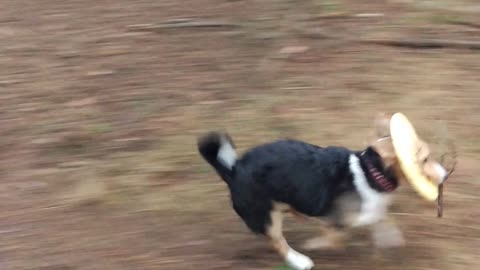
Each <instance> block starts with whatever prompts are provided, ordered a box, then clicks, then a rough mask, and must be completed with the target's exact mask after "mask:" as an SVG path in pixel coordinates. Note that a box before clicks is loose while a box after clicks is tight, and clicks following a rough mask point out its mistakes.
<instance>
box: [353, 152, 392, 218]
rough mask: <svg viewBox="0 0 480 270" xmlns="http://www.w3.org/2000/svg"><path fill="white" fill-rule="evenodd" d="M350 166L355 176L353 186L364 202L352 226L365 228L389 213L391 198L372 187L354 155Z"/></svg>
mask: <svg viewBox="0 0 480 270" xmlns="http://www.w3.org/2000/svg"><path fill="white" fill-rule="evenodd" d="M349 166H350V171H351V172H352V174H353V184H354V186H355V189H356V190H357V192H358V194H359V195H360V198H361V201H362V203H361V210H360V214H359V215H358V217H356V218H355V220H354V221H353V224H352V226H354V227H358V226H365V225H370V224H374V223H377V222H379V221H381V220H382V219H383V218H384V217H385V215H386V213H387V208H388V205H389V204H390V201H391V196H390V195H388V194H383V193H380V192H377V191H376V190H375V189H373V188H371V187H370V185H369V184H368V182H367V178H366V176H365V174H364V172H363V170H362V167H361V166H360V160H359V159H358V157H356V156H355V155H353V154H352V155H350V159H349Z"/></svg>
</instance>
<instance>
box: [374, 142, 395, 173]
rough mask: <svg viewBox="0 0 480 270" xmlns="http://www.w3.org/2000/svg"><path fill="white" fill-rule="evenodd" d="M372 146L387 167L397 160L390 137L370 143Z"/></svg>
mask: <svg viewBox="0 0 480 270" xmlns="http://www.w3.org/2000/svg"><path fill="white" fill-rule="evenodd" d="M372 147H373V149H375V151H376V152H377V153H378V154H379V155H380V156H381V157H382V159H383V162H384V163H385V165H386V166H387V167H389V166H391V165H393V164H395V163H396V162H397V155H396V154H395V149H394V148H393V144H392V139H391V138H383V139H380V140H377V141H375V142H374V143H373V144H372Z"/></svg>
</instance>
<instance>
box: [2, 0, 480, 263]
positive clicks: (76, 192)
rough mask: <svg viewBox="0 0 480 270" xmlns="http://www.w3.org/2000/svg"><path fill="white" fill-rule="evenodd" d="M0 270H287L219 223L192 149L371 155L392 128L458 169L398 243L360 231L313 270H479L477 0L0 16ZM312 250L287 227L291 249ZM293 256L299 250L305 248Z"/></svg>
mask: <svg viewBox="0 0 480 270" xmlns="http://www.w3.org/2000/svg"><path fill="white" fill-rule="evenodd" d="M0 5H1V8H0V109H1V114H0V125H1V129H0V130H1V132H0V139H1V140H0V147H1V151H0V175H1V182H0V183H1V184H0V239H1V241H0V242H1V243H0V269H1V270H4V269H5V270H27V269H28V270H30V269H31V270H33V269H35V270H37V269H40V270H77V269H78V270H87V269H95V270H96V269H98V270H109V269H112V270H113V269H114V270H122V269H125V270H134V269H140V270H143V269H145V270H148V269H165V270H168V269H258V270H260V269H277V270H278V269H286V268H285V267H283V266H282V262H281V260H280V259H279V258H278V257H277V255H276V254H275V253H274V252H273V251H271V249H270V247H269V246H268V244H267V243H266V241H264V240H263V239H261V238H259V237H256V236H254V235H252V234H250V233H249V231H248V230H247V229H246V227H245V226H244V225H243V223H242V222H241V220H240V219H239V218H238V217H237V216H236V215H235V213H234V212H233V210H232V209H231V208H230V204H229V197H228V192H227V189H226V187H225V185H224V183H223V182H222V181H221V180H220V179H219V177H217V176H216V175H215V174H214V172H213V170H212V169H211V168H210V167H209V166H208V165H207V164H206V163H205V162H203V160H201V159H200V157H199V155H198V154H197V151H196V137H197V136H198V135H199V134H202V133H203V132H206V131H209V130H214V129H224V130H228V131H229V132H230V134H231V135H232V136H233V138H234V140H235V142H236V144H237V147H238V148H239V150H240V151H244V150H245V149H248V148H249V147H252V146H254V145H257V144H260V143H264V142H267V141H270V140H274V139H279V138H285V137H294V138H297V139H302V140H307V141H309V142H311V143H314V144H318V145H343V146H346V147H350V148H353V149H361V148H363V147H364V146H365V145H366V143H367V142H368V140H369V138H370V137H369V136H370V135H371V133H372V131H373V130H372V122H373V117H374V116H375V114H376V113H377V112H381V111H385V112H389V113H393V112H397V111H402V112H404V113H405V114H406V115H408V116H409V117H410V118H411V120H412V121H413V123H414V124H415V125H416V127H417V129H418V131H419V133H420V134H421V135H422V136H423V137H424V138H425V139H426V140H427V141H429V142H431V143H432V145H433V147H432V148H433V149H434V150H435V151H437V155H440V154H441V152H442V151H443V150H442V149H443V148H444V147H443V146H444V145H443V144H442V140H443V139H442V138H446V137H449V138H453V139H454V140H455V142H456V145H457V151H458V165H457V169H456V171H455V173H454V174H453V175H452V176H451V178H450V179H449V182H448V183H447V185H446V187H445V212H444V218H443V219H437V218H436V217H435V215H436V212H435V211H436V210H435V209H436V208H435V205H431V204H427V203H425V202H424V201H423V200H422V199H420V198H419V197H418V196H416V194H415V193H414V192H413V191H412V190H411V188H409V187H402V188H401V189H400V192H399V195H398V197H397V200H396V202H395V205H394V207H393V209H392V216H394V217H395V218H396V219H397V221H398V223H399V226H400V228H401V229H402V231H403V232H404V234H405V237H406V241H407V245H406V246H405V247H403V248H397V249H393V250H383V251H376V250H374V249H373V247H372V244H371V242H370V240H369V238H368V236H367V235H366V232H365V231H362V230H359V231H357V232H354V233H353V234H354V235H353V236H352V240H351V242H349V245H348V246H347V247H346V249H345V250H341V251H314V252H308V253H307V254H309V255H310V256H311V257H312V259H313V260H314V261H315V262H316V265H317V266H318V268H319V269H345V268H348V269H409V270H413V269H419V270H420V269H422V270H432V269H442V270H457V269H459V270H460V269H479V268H480V225H479V220H480V208H479V207H478V205H479V203H480V200H479V196H478V192H479V191H480V182H479V176H478V175H479V168H478V162H479V159H480V141H479V135H480V133H479V132H480V114H479V111H480V92H479V87H480V2H479V1H477V0H436V1H427V0H383V1H382V0H370V1H369V0H324V1H322V0H308V1H307V0H305V1H301V0H162V1H154V0H137V1H133V0H130V1H126V0H68V1H64V0H42V1H27V0H15V1H8V0H1V1H0ZM316 234H317V235H318V229H316V227H315V223H309V222H307V223H299V222H297V221H291V220H287V225H286V236H287V239H288V240H289V241H290V243H291V244H292V246H294V247H300V245H301V244H302V243H303V241H304V240H305V239H307V238H308V237H310V236H315V235H316ZM300 250H301V249H300Z"/></svg>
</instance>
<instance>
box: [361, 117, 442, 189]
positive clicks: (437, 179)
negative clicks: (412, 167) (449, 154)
mask: <svg viewBox="0 0 480 270" xmlns="http://www.w3.org/2000/svg"><path fill="white" fill-rule="evenodd" d="M374 128H375V136H374V139H373V140H372V142H371V143H370V146H371V147H372V148H373V149H374V150H375V151H376V152H377V153H378V154H379V155H380V157H381V158H382V161H383V164H384V166H385V169H387V170H391V171H393V172H394V173H395V175H396V177H397V179H399V180H401V181H400V182H405V181H404V180H405V179H406V178H405V175H404V174H403V172H402V170H401V168H400V163H399V160H398V158H397V156H396V154H395V149H394V146H393V143H392V137H391V136H390V117H388V116H387V115H385V114H380V115H378V116H377V117H376V118H375V122H374ZM415 147H416V150H417V151H416V156H415V161H416V163H417V164H418V165H419V168H420V169H421V171H422V173H423V174H424V175H425V176H426V177H427V179H428V180H429V181H430V182H432V183H433V184H435V185H438V184H441V183H442V182H443V181H445V179H446V178H447V176H448V173H447V170H446V169H445V167H444V166H443V165H442V164H441V163H440V162H438V161H437V160H435V158H434V157H433V155H432V152H431V151H430V147H429V146H428V144H427V143H426V142H424V141H422V140H420V139H419V140H418V141H417V143H416V145H415Z"/></svg>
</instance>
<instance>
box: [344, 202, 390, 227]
mask: <svg viewBox="0 0 480 270" xmlns="http://www.w3.org/2000/svg"><path fill="white" fill-rule="evenodd" d="M385 213H386V209H385V207H384V206H383V205H379V204H375V203H373V202H366V203H363V204H362V208H361V211H360V214H359V215H358V216H357V217H356V218H355V219H354V220H353V222H352V225H351V226H352V227H362V226H367V225H373V224H376V223H378V222H380V221H381V220H382V219H383V218H384V217H385Z"/></svg>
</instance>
